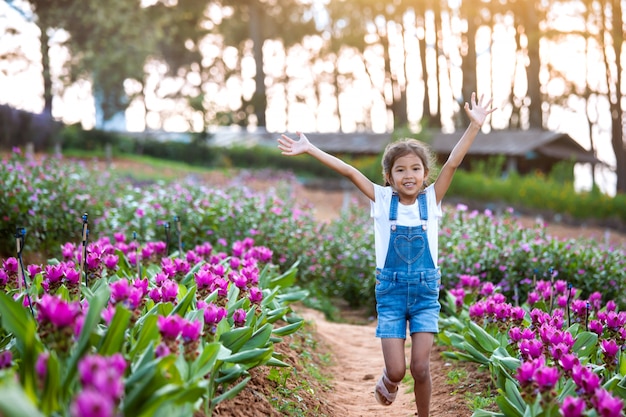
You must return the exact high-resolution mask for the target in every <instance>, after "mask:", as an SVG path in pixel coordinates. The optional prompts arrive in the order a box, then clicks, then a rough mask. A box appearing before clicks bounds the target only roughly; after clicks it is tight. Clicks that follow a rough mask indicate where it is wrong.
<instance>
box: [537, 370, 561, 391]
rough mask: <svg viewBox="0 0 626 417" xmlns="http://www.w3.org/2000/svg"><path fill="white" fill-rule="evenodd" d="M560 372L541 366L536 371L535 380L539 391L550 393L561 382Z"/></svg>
mask: <svg viewBox="0 0 626 417" xmlns="http://www.w3.org/2000/svg"><path fill="white" fill-rule="evenodd" d="M559 376H560V375H559V370H558V369H556V368H553V367H550V366H540V367H539V368H537V369H536V370H535V374H534V378H535V382H537V386H538V387H539V391H541V392H546V391H550V390H551V389H552V388H554V386H555V385H556V383H557V382H558V380H559Z"/></svg>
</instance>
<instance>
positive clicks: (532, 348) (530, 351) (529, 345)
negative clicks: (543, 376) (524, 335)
mask: <svg viewBox="0 0 626 417" xmlns="http://www.w3.org/2000/svg"><path fill="white" fill-rule="evenodd" d="M519 350H520V353H521V354H522V356H524V357H525V358H526V359H537V358H538V357H540V356H541V354H542V353H543V343H541V341H539V340H537V339H524V340H522V341H521V342H520V343H519Z"/></svg>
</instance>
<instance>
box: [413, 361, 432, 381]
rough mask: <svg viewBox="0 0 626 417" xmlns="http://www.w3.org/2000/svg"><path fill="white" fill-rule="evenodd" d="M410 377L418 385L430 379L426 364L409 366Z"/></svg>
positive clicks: (428, 368)
mask: <svg viewBox="0 0 626 417" xmlns="http://www.w3.org/2000/svg"><path fill="white" fill-rule="evenodd" d="M411 376H413V379H414V380H415V382H417V383H420V382H424V381H427V380H428V379H430V367H429V364H428V363H415V364H411Z"/></svg>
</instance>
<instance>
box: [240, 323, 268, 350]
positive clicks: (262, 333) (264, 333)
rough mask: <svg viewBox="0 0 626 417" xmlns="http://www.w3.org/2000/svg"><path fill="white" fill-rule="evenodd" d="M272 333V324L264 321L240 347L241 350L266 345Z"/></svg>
mask: <svg viewBox="0 0 626 417" xmlns="http://www.w3.org/2000/svg"><path fill="white" fill-rule="evenodd" d="M271 335H272V325H271V324H270V323H265V324H264V325H263V326H261V327H260V328H258V329H257V331H255V332H254V334H252V336H251V337H250V339H249V340H248V341H247V342H246V343H245V344H244V345H243V346H242V347H241V350H249V349H254V348H260V347H263V346H266V345H267V343H268V342H269V340H270V336H271Z"/></svg>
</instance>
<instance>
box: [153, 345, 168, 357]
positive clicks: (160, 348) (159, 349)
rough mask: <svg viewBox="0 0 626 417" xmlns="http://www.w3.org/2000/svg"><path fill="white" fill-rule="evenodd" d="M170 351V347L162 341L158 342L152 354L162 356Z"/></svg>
mask: <svg viewBox="0 0 626 417" xmlns="http://www.w3.org/2000/svg"><path fill="white" fill-rule="evenodd" d="M170 353H171V351H170V348H168V347H167V345H166V344H164V343H159V345H158V346H157V347H156V349H155V350H154V355H155V356H156V357H157V358H163V357H165V356H167V355H169V354H170Z"/></svg>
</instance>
